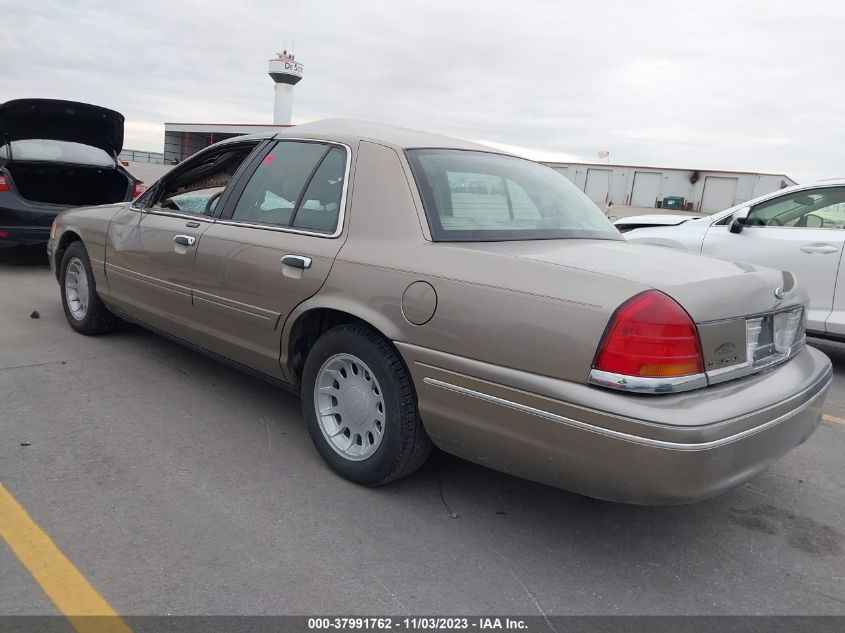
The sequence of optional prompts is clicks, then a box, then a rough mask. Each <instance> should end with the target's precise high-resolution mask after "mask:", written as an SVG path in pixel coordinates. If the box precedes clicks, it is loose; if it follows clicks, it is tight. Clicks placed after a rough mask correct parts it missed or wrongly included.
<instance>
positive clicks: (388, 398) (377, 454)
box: [302, 324, 432, 486]
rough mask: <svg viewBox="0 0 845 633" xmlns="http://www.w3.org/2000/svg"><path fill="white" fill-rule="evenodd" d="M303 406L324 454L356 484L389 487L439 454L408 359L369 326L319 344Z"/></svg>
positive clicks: (333, 334) (305, 381) (338, 330)
mask: <svg viewBox="0 0 845 633" xmlns="http://www.w3.org/2000/svg"><path fill="white" fill-rule="evenodd" d="M302 406H303V410H304V413H305V417H306V420H307V423H308V432H309V433H310V435H311V439H312V440H313V442H314V445H315V446H316V447H317V450H318V451H319V453H320V455H321V456H322V457H323V459H325V460H326V462H328V464H329V465H330V466H331V467H332V468H333V469H334V470H335V471H336V472H337V473H339V474H340V475H341V476H343V477H344V478H346V479H349V480H350V481H354V482H356V483H359V484H364V485H367V486H378V485H381V484H386V483H388V482H391V481H394V480H396V479H399V478H401V477H404V476H406V475H409V474H411V473H412V472H414V471H415V470H416V469H417V468H419V467H420V466H421V465H422V464H423V463H424V462H425V460H426V459H427V458H428V456H429V454H430V453H431V448H432V444H431V440H430V439H429V437H428V434H427V433H426V432H425V429H424V428H423V426H422V422H421V421H420V418H419V414H418V412H417V404H416V396H415V395H414V389H413V385H412V384H411V379H410V377H409V376H408V372H407V370H406V369H405V365H404V363H403V362H402V359H401V358H400V357H399V354H398V353H397V352H396V350H395V349H394V348H393V346H392V345H390V343H389V342H388V341H386V340H385V339H384V338H383V337H382V336H381V335H379V334H378V333H377V332H375V331H374V330H372V329H371V328H369V327H367V326H365V325H359V324H352V325H340V326H338V327H335V328H332V329H331V330H329V331H328V332H326V333H325V334H323V335H322V336H321V337H320V338H319V339H318V340H317V342H316V343H315V344H314V347H312V348H311V351H310V353H309V354H308V358H307V359H306V361H305V370H304V372H303V376H302Z"/></svg>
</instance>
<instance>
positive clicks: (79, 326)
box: [59, 241, 118, 335]
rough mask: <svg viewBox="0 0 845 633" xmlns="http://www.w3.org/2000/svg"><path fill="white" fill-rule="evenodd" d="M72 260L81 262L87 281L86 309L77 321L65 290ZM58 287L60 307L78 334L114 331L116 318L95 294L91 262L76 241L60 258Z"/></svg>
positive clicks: (82, 247)
mask: <svg viewBox="0 0 845 633" xmlns="http://www.w3.org/2000/svg"><path fill="white" fill-rule="evenodd" d="M74 259H78V260H79V261H80V262H82V267H83V269H84V270H85V276H86V278H87V279H88V293H89V298H88V308H87V310H86V311H85V315H84V316H83V317H82V318H81V319H78V318H76V317H75V316H74V315H73V313H72V312H71V309H70V307H69V306H68V297H67V291H66V290H65V276H66V275H67V268H68V264H69V263H70V262H71V261H73V260H74ZM59 286H60V288H61V293H62V307H63V308H64V311H65V318H66V319H67V322H68V323H69V324H70V326H71V327H72V328H73V329H74V330H76V331H77V332H79V333H80V334H88V335H93V334H105V333H106V332H111V331H112V330H114V329H115V327H116V325H117V323H118V318H117V317H116V316H115V315H114V314H112V313H111V312H109V310H108V308H106V306H105V305H103V302H102V301H100V297H99V295H98V294H97V282H96V281H95V280H94V272H93V271H92V270H91V260H90V259H88V251H86V250H85V246H84V245H83V244H82V242H79V241H76V242H71V244H70V245H69V246H68V247H67V248H66V249H65V252H64V255H63V256H62V263H61V272H60V274H59Z"/></svg>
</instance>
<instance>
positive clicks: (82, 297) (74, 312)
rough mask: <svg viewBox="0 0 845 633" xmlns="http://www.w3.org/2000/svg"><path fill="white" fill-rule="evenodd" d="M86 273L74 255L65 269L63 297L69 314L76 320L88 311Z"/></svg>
mask: <svg viewBox="0 0 845 633" xmlns="http://www.w3.org/2000/svg"><path fill="white" fill-rule="evenodd" d="M88 297H89V291H88V275H86V274H85V266H83V264H82V260H81V259H79V258H78V257H74V258H73V259H72V260H70V263H69V264H68V265H67V268H66V269H65V299H67V305H68V308H69V309H70V314H71V316H72V317H73V318H74V319H76V320H77V321H81V320H82V319H84V318H85V314H86V313H87V312H88Z"/></svg>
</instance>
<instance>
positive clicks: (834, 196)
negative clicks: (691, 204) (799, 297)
mask: <svg viewBox="0 0 845 633" xmlns="http://www.w3.org/2000/svg"><path fill="white" fill-rule="evenodd" d="M615 224H616V227H617V228H618V229H619V230H620V231H621V232H623V233H624V234H625V237H626V238H627V239H628V240H629V241H632V242H644V243H648V244H657V245H659V246H669V247H672V248H679V249H683V250H688V251H694V252H696V253H702V254H703V255H711V256H713V257H720V258H722V259H730V260H734V261H737V262H743V261H744V262H749V263H752V264H761V265H764V266H769V267H772V268H777V269H780V270H787V271H790V272H792V273H793V274H794V275H796V276H797V277H798V278H799V279H800V280H801V283H802V285H803V286H804V288H806V289H807V291H808V292H809V294H810V309H809V313H808V320H807V330H808V332H807V333H808V334H811V335H813V336H819V337H823V338H829V339H840V340H845V270H843V271H842V273H841V274H840V268H841V260H842V251H843V247H845V179H837V180H827V181H822V182H818V183H815V184H813V185H797V186H795V187H788V188H786V189H781V190H780V191H776V192H774V193H770V194H766V195H765V196H760V197H759V198H755V199H754V200H750V201H748V202H743V203H742V204H739V205H737V206H735V207H731V208H730V209H726V210H725V211H721V212H719V213H714V214H713V215H710V216H706V217H699V218H696V217H691V216H688V215H647V216H633V217H630V218H624V219H621V220H618V221H617V222H616V223H615ZM667 272H670V271H667Z"/></svg>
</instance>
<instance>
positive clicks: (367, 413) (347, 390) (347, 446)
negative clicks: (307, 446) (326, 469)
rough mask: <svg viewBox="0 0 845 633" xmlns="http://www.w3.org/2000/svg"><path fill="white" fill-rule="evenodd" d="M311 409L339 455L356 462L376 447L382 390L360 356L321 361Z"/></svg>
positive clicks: (381, 424) (381, 423) (382, 408)
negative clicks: (312, 408) (315, 413)
mask: <svg viewBox="0 0 845 633" xmlns="http://www.w3.org/2000/svg"><path fill="white" fill-rule="evenodd" d="M314 410H315V411H316V412H317V419H318V421H319V423H320V430H321V431H322V432H323V436H324V437H325V438H326V439H327V440H328V442H329V446H331V447H332V448H333V449H334V451H335V452H336V453H338V454H339V455H342V456H343V457H345V458H346V459H349V460H351V461H356V462H357V461H362V460H364V459H367V458H368V457H370V456H371V455H373V454H374V453H375V452H376V450H378V447H379V445H380V444H381V440H382V438H383V437H384V427H385V416H384V411H385V405H384V393H383V392H382V390H381V385H379V384H378V380H376V377H375V376H374V375H373V372H372V370H371V369H370V368H369V367H368V366H367V364H366V363H364V361H362V360H361V359H360V358H357V357H356V356H352V355H351V354H336V355H335V356H332V357H331V358H329V359H328V360H327V361H326V362H325V363H323V366H322V367H320V371H319V372H317V383H316V385H315V387H314Z"/></svg>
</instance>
